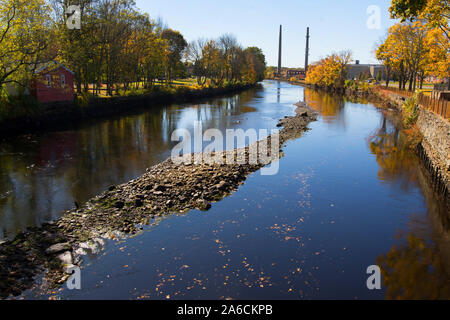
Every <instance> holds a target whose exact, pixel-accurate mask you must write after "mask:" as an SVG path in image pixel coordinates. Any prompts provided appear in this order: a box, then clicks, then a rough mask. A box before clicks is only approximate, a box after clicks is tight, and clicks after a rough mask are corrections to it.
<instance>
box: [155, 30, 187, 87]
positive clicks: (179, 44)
mask: <svg viewBox="0 0 450 320" xmlns="http://www.w3.org/2000/svg"><path fill="white" fill-rule="evenodd" d="M161 38H162V39H165V40H166V41H167V43H168V50H169V61H168V64H167V68H166V80H167V81H168V82H169V83H170V81H171V79H172V77H175V76H176V75H177V74H178V73H179V72H180V71H181V70H182V69H183V64H182V63H181V58H182V57H183V54H184V50H185V49H186V47H187V42H186V40H185V39H184V37H183V35H182V34H181V33H180V32H179V31H175V30H172V29H166V30H164V31H163V32H162V33H161Z"/></svg>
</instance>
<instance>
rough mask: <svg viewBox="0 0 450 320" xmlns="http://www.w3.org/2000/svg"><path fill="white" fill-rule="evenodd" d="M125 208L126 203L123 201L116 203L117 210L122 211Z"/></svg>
mask: <svg viewBox="0 0 450 320" xmlns="http://www.w3.org/2000/svg"><path fill="white" fill-rule="evenodd" d="M123 207H125V202H123V201H120V200H119V201H116V203H114V208H117V209H122V208H123Z"/></svg>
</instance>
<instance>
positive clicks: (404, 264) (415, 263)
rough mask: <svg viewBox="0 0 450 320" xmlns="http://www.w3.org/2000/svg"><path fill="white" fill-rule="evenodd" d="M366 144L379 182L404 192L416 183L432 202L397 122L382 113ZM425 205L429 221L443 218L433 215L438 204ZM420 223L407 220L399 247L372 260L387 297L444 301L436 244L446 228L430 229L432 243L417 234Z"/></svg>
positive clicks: (445, 285) (443, 265) (441, 245)
mask: <svg viewBox="0 0 450 320" xmlns="http://www.w3.org/2000/svg"><path fill="white" fill-rule="evenodd" d="M368 140H369V146H370V150H371V152H372V153H373V154H374V155H375V156H376V160H377V163H378V165H379V168H380V170H379V172H378V178H379V179H380V180H382V181H386V182H389V183H391V184H395V185H397V186H399V187H400V188H402V189H403V190H406V191H408V190H410V189H413V188H414V187H416V186H417V184H420V186H421V190H422V192H423V193H424V195H425V198H426V199H430V198H433V199H434V200H435V201H438V199H437V197H436V195H435V194H433V191H432V188H426V186H424V185H423V184H424V183H427V181H426V179H423V178H422V179H421V176H420V174H421V172H420V171H419V170H420V163H419V160H418V157H417V156H416V154H415V153H414V151H413V149H412V142H411V138H410V137H409V135H408V134H406V133H405V132H404V130H402V129H401V124H400V123H399V121H398V119H396V118H392V117H389V118H388V117H387V116H386V114H383V119H382V124H381V127H380V129H378V130H377V131H376V132H375V133H374V134H373V135H372V136H370V137H369V139H368ZM419 180H420V181H419ZM428 207H429V217H428V218H429V219H430V220H433V216H434V215H442V214H444V215H445V214H446V213H445V212H439V211H442V210H440V209H442V206H436V207H435V208H434V209H433V207H430V206H428ZM444 211H445V210H444ZM437 220H439V219H437ZM433 222H434V221H433ZM420 224H421V222H420V219H414V217H412V218H411V223H410V226H411V230H409V231H408V232H407V235H406V236H405V237H403V240H402V239H399V242H401V243H400V244H397V245H394V246H393V247H392V249H391V250H390V251H389V252H388V253H387V254H385V255H380V256H379V257H378V258H377V264H378V265H379V266H380V267H381V270H382V276H383V285H384V287H385V288H386V298H387V299H450V281H449V275H448V271H449V270H448V263H447V261H446V258H445V257H446V256H447V253H446V252H441V250H442V251H446V248H447V246H446V245H445V242H443V241H439V239H442V238H447V237H448V229H447V228H442V226H439V227H437V226H436V225H433V228H432V229H433V230H432V233H433V235H431V237H433V238H434V239H433V240H436V241H429V240H425V239H429V238H430V236H429V235H428V236H426V235H424V234H422V233H423V232H421V226H420ZM436 233H439V234H437V235H436ZM446 235H447V236H446Z"/></svg>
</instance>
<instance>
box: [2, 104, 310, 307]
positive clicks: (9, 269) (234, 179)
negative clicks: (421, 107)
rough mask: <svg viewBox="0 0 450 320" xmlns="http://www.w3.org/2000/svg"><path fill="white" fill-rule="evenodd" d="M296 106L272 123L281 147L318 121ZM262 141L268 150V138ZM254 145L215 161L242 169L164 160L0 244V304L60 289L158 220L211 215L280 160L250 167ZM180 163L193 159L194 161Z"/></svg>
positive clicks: (221, 154)
mask: <svg viewBox="0 0 450 320" xmlns="http://www.w3.org/2000/svg"><path fill="white" fill-rule="evenodd" d="M296 106H297V109H296V111H295V115H294V116H289V117H285V118H284V119H281V120H280V121H279V123H278V127H280V128H281V129H280V131H279V141H280V148H281V147H282V146H283V145H284V144H285V143H286V141H287V140H290V139H295V138H298V137H300V136H301V135H302V133H303V132H305V131H307V130H308V129H307V126H308V124H309V123H310V122H312V121H315V120H316V117H317V115H316V113H315V112H314V111H313V110H311V109H309V108H308V107H307V106H306V105H305V104H304V103H298V104H297V105H296ZM267 141H268V142H267V144H268V147H267V149H268V150H269V151H270V149H271V148H270V147H271V145H270V142H271V139H270V136H269V137H268V138H267ZM261 142H262V141H259V142H257V143H256V144H260V143H261ZM252 146H254V145H252ZM252 146H249V147H246V148H242V149H235V150H232V151H227V152H226V151H222V152H217V153H215V154H214V156H217V157H219V158H220V157H222V158H223V159H225V158H226V155H227V153H228V154H229V153H230V152H231V153H233V156H235V157H236V158H239V157H245V159H246V160H247V161H245V163H244V164H232V165H231V164H217V163H215V164H214V163H212V164H208V163H206V162H205V161H202V162H201V163H195V162H193V163H192V164H175V163H174V162H173V161H172V160H171V159H170V158H169V159H167V160H166V161H164V162H162V163H160V164H157V165H155V166H153V167H151V168H149V169H147V171H146V173H145V174H143V175H142V176H141V177H139V178H137V179H135V180H132V181H130V182H128V183H125V184H122V185H119V186H111V187H110V188H109V189H108V190H107V191H105V192H104V193H103V194H101V195H99V196H97V197H95V198H92V199H91V200H89V201H87V202H86V203H85V204H84V205H82V206H81V207H80V208H78V209H73V210H71V211H68V212H66V214H65V215H63V216H62V217H61V218H60V219H58V220H56V221H54V222H51V223H46V224H44V225H42V226H41V227H35V228H30V229H28V230H27V231H26V232H24V233H21V234H19V235H18V236H16V238H15V239H14V240H12V241H7V242H4V243H2V244H0V298H2V299H5V298H10V297H15V296H19V295H20V294H21V293H22V292H23V291H24V290H27V289H30V288H32V287H33V285H34V284H35V283H36V278H37V275H40V274H44V278H43V284H41V285H42V286H45V287H46V288H55V287H58V286H60V285H62V284H64V283H65V282H66V281H67V279H68V278H69V276H70V275H69V274H67V273H66V270H67V269H68V268H70V267H73V266H74V265H81V262H82V256H83V255H85V254H87V253H89V252H91V253H92V252H95V251H96V250H98V248H99V247H101V246H102V245H103V244H104V241H105V239H114V238H120V237H126V236H130V235H133V234H135V233H136V232H138V231H139V230H142V229H143V228H144V226H145V225H149V224H151V223H152V221H154V219H156V218H158V217H161V216H164V215H168V214H173V213H183V212H187V211H189V210H192V209H199V210H209V209H210V208H211V206H212V204H213V203H214V202H217V201H220V200H221V199H223V198H224V197H226V196H228V195H230V194H231V193H232V192H233V191H235V190H237V189H238V187H239V185H241V184H243V183H244V181H245V180H246V177H247V176H248V175H249V174H250V173H252V172H255V171H257V170H259V169H260V168H261V167H263V166H265V165H268V163H270V162H271V161H274V160H275V161H278V160H279V159H278V158H279V157H281V156H282V150H281V149H280V153H278V154H277V155H276V158H277V159H275V158H274V157H272V158H270V157H269V161H268V162H266V163H265V164H261V163H260V162H258V164H249V161H248V159H249V150H250V148H251V147H252ZM186 157H193V159H195V155H194V154H191V155H187V156H186ZM236 158H235V159H236ZM238 163H239V162H238Z"/></svg>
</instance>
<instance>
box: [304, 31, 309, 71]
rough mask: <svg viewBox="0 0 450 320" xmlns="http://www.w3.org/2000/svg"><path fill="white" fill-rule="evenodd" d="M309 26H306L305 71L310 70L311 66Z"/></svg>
mask: <svg viewBox="0 0 450 320" xmlns="http://www.w3.org/2000/svg"><path fill="white" fill-rule="evenodd" d="M308 60H309V27H307V28H306V51H305V73H306V72H308V66H309V64H308V63H309V62H308Z"/></svg>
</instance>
